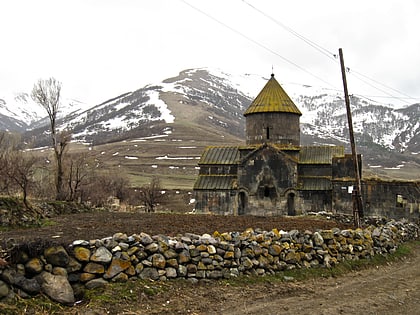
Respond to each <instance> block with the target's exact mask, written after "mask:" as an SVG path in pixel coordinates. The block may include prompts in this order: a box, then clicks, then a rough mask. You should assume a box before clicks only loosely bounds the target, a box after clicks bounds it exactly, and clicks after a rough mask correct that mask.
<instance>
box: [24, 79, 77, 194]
mask: <svg viewBox="0 0 420 315" xmlns="http://www.w3.org/2000/svg"><path fill="white" fill-rule="evenodd" d="M60 96H61V83H60V82H59V81H57V80H56V79H54V78H49V79H47V80H39V81H38V82H37V83H36V84H35V85H34V87H33V90H32V98H33V100H34V101H35V102H36V103H38V104H39V105H40V106H41V107H43V108H44V109H45V110H46V111H47V114H48V118H49V120H50V133H51V142H52V147H53V150H54V156H55V161H56V174H55V175H56V176H55V188H56V199H57V200H64V199H65V192H64V187H63V186H64V185H63V177H64V171H63V159H64V153H65V150H66V148H67V145H68V143H69V141H70V134H69V133H68V132H58V130H57V117H58V112H59V109H60Z"/></svg>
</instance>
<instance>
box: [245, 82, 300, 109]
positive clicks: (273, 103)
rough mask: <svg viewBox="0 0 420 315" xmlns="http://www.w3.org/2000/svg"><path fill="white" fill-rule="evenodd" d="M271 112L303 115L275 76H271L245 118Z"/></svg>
mask: <svg viewBox="0 0 420 315" xmlns="http://www.w3.org/2000/svg"><path fill="white" fill-rule="evenodd" d="M271 112H278V113H293V114H298V115H302V113H301V112H300V110H299V109H298V108H297V107H296V105H295V103H293V101H292V100H291V98H290V97H289V95H287V93H286V92H285V91H284V90H283V88H282V87H281V86H280V84H279V83H278V82H277V80H276V79H275V78H274V74H272V75H271V78H270V80H268V82H267V83H266V85H265V86H264V87H263V89H262V90H261V92H260V93H259V94H258V95H257V97H256V98H255V99H254V101H253V102H252V103H251V105H250V106H249V107H248V109H247V110H246V111H245V113H244V116H247V115H249V114H255V113H271Z"/></svg>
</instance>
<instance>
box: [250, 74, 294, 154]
mask: <svg viewBox="0 0 420 315" xmlns="http://www.w3.org/2000/svg"><path fill="white" fill-rule="evenodd" d="M301 115H302V113H301V112H300V110H299V109H298V108H297V106H296V105H295V104H294V103H293V101H292V100H291V98H290V97H289V95H287V93H286V92H285V91H284V90H283V88H282V87H281V86H280V84H279V83H278V82H277V80H276V79H275V78H274V74H272V75H271V78H270V80H268V82H267V83H266V84H265V86H264V87H263V89H262V90H261V92H260V93H259V94H258V95H257V97H256V98H255V99H254V101H253V102H252V103H251V105H250V106H249V107H248V109H247V110H246V111H245V113H244V116H245V118H246V119H245V125H246V143H247V144H248V145H258V144H263V143H274V144H279V145H285V146H299V145H300V123H299V119H300V116H301Z"/></svg>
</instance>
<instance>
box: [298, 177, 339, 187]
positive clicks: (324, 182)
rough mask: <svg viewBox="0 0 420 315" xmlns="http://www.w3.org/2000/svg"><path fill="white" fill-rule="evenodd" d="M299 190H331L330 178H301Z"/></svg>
mask: <svg viewBox="0 0 420 315" xmlns="http://www.w3.org/2000/svg"><path fill="white" fill-rule="evenodd" d="M299 186H300V187H299V190H331V189H332V184H331V179H330V178H325V177H300V178H299Z"/></svg>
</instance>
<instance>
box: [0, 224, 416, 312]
mask: <svg viewBox="0 0 420 315" xmlns="http://www.w3.org/2000/svg"><path fill="white" fill-rule="evenodd" d="M418 232H419V227H418V226H417V225H416V224H414V223H410V222H407V221H390V222H388V223H386V224H385V225H381V226H378V227H375V226H369V227H367V228H365V229H356V230H340V229H338V228H337V229H332V230H320V231H317V232H310V231H297V230H293V231H289V232H284V231H278V230H276V229H274V230H272V231H259V230H253V229H251V228H250V229H247V230H245V231H243V232H230V233H222V234H220V233H218V232H215V233H213V235H209V234H204V235H195V234H185V235H181V236H178V237H168V236H164V235H156V236H150V235H148V234H146V233H140V234H135V235H131V236H127V235H126V234H123V233H116V234H115V235H113V236H112V237H108V238H104V239H95V240H77V241H74V242H73V243H72V244H70V245H69V246H67V248H65V247H64V246H60V245H57V246H49V247H46V248H45V249H43V252H42V254H40V255H38V256H35V257H31V255H30V253H28V252H25V251H24V250H21V251H20V252H19V253H18V254H19V255H18V258H17V260H18V261H17V262H16V264H14V265H13V266H10V265H9V266H3V267H0V300H2V299H3V300H7V299H10V298H11V297H13V296H14V294H18V295H20V296H21V297H30V296H35V295H37V294H39V293H41V292H42V293H44V294H46V295H47V296H49V297H50V298H51V299H52V300H54V301H57V302H60V303H62V304H66V305H72V304H73V303H74V302H75V301H76V299H77V298H78V296H82V294H81V292H83V290H84V289H85V288H88V289H92V288H96V287H100V286H104V285H106V284H107V283H108V282H125V281H127V280H128V279H130V278H133V279H137V278H140V279H151V280H161V281H165V280H169V279H173V278H187V279H192V280H193V281H196V280H198V279H220V278H231V277H237V276H239V275H259V276H263V275H265V274H273V273H275V272H277V271H281V270H289V269H294V268H311V267H330V266H334V265H335V264H338V263H340V262H342V261H344V260H357V259H364V258H370V257H372V256H373V255H375V254H386V253H392V252H394V251H395V250H396V248H397V247H398V245H399V244H400V243H401V242H403V241H406V240H410V239H415V238H417V237H418Z"/></svg>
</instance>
